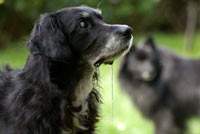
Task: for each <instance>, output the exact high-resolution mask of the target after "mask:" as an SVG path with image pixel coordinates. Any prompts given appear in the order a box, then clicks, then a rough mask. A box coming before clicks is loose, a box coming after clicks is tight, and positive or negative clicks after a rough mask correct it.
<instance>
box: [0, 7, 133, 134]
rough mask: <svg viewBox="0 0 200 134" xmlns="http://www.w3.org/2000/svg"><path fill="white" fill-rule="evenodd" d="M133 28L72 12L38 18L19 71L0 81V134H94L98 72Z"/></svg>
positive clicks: (83, 10)
mask: <svg viewBox="0 0 200 134" xmlns="http://www.w3.org/2000/svg"><path fill="white" fill-rule="evenodd" d="M131 32H132V30H131V28H130V27H128V26H126V25H109V24H106V23H105V22H104V21H103V19H102V16H101V14H100V12H99V11H98V10H96V9H92V8H89V7H72V8H66V9H62V10H59V11H57V12H53V13H49V14H45V15H42V16H41V17H40V19H39V21H38V22H37V23H36V24H35V26H34V28H33V31H32V34H31V37H30V40H29V42H28V47H29V49H30V56H29V58H28V60H27V63H26V65H25V67H24V68H23V69H22V70H19V71H15V70H11V69H6V70H4V71H2V72H1V75H0V134H61V133H64V134H92V133H94V130H95V123H96V122H97V121H98V112H97V111H98V104H99V102H100V100H99V95H98V91H97V90H96V89H95V87H94V84H93V83H94V81H95V79H96V76H97V73H96V72H95V70H96V68H97V67H99V65H101V64H102V63H105V64H106V63H109V64H110V63H112V62H113V60H114V58H116V57H118V56H119V55H121V54H122V53H123V52H124V51H125V50H128V48H129V47H130V44H131V41H132V35H131Z"/></svg>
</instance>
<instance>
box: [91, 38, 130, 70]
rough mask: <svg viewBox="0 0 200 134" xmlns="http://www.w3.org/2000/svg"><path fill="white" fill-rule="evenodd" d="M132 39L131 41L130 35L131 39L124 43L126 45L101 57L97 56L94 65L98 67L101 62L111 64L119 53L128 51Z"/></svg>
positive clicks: (122, 53)
mask: <svg viewBox="0 0 200 134" xmlns="http://www.w3.org/2000/svg"><path fill="white" fill-rule="evenodd" d="M132 41H133V37H131V39H130V40H129V41H128V42H127V43H126V44H128V45H124V47H123V48H121V49H120V50H118V51H116V52H112V53H110V54H107V55H104V56H102V57H101V58H99V60H97V61H96V62H95V66H97V67H98V66H100V65H101V64H107V65H112V64H113V62H114V60H115V59H116V58H118V57H119V56H121V55H125V54H126V53H127V52H128V51H129V49H130V48H131V46H132Z"/></svg>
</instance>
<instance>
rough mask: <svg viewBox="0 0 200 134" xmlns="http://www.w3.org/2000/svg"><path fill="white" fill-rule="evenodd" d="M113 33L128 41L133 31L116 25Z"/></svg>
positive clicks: (127, 27) (125, 26)
mask: <svg viewBox="0 0 200 134" xmlns="http://www.w3.org/2000/svg"><path fill="white" fill-rule="evenodd" d="M115 32H116V34H118V35H120V36H123V37H126V38H128V39H130V38H131V35H132V32H133V29H132V28H131V27H129V26H127V25H118V26H117V28H116V31H115Z"/></svg>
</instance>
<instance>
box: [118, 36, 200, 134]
mask: <svg viewBox="0 0 200 134" xmlns="http://www.w3.org/2000/svg"><path fill="white" fill-rule="evenodd" d="M199 71H200V60H193V59H186V58H183V57H180V56H177V55H175V54H173V53H171V52H170V51H169V50H166V49H164V48H159V47H157V46H156V44H155V43H154V41H153V39H152V38H148V39H147V40H146V41H145V42H144V43H143V44H141V45H139V46H137V47H135V48H132V50H131V52H130V53H129V54H127V55H126V57H125V58H124V60H123V63H122V66H121V70H120V75H119V78H120V82H121V88H122V89H123V90H124V91H125V92H126V93H128V94H129V96H130V97H131V99H132V101H133V102H134V103H135V104H136V106H137V107H138V108H139V110H140V111H141V112H142V113H143V115H145V116H146V117H148V118H150V119H152V120H153V122H154V125H155V127H156V130H155V133H156V134H183V133H185V128H186V121H187V120H188V119H189V117H191V116H195V115H199V114H200V72H199Z"/></svg>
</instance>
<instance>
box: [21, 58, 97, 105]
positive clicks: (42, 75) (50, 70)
mask: <svg viewBox="0 0 200 134" xmlns="http://www.w3.org/2000/svg"><path fill="white" fill-rule="evenodd" d="M24 71H30V72H31V73H27V74H32V76H30V75H29V76H26V77H29V78H28V79H31V80H32V81H35V82H38V83H44V84H45V83H47V82H50V83H53V84H54V85H56V86H57V87H58V89H59V90H61V91H62V92H63V93H64V94H66V96H67V98H68V99H70V102H72V105H73V106H74V107H79V106H81V105H82V103H83V102H84V101H85V100H86V99H87V97H88V95H89V93H90V92H91V91H92V89H93V86H94V85H93V81H94V74H95V67H94V66H93V65H91V64H89V63H87V62H85V61H82V60H78V59H74V60H71V62H61V61H57V60H52V59H50V58H48V57H45V56H41V55H31V56H29V59H28V62H27V64H26V65H25V67H24Z"/></svg>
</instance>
